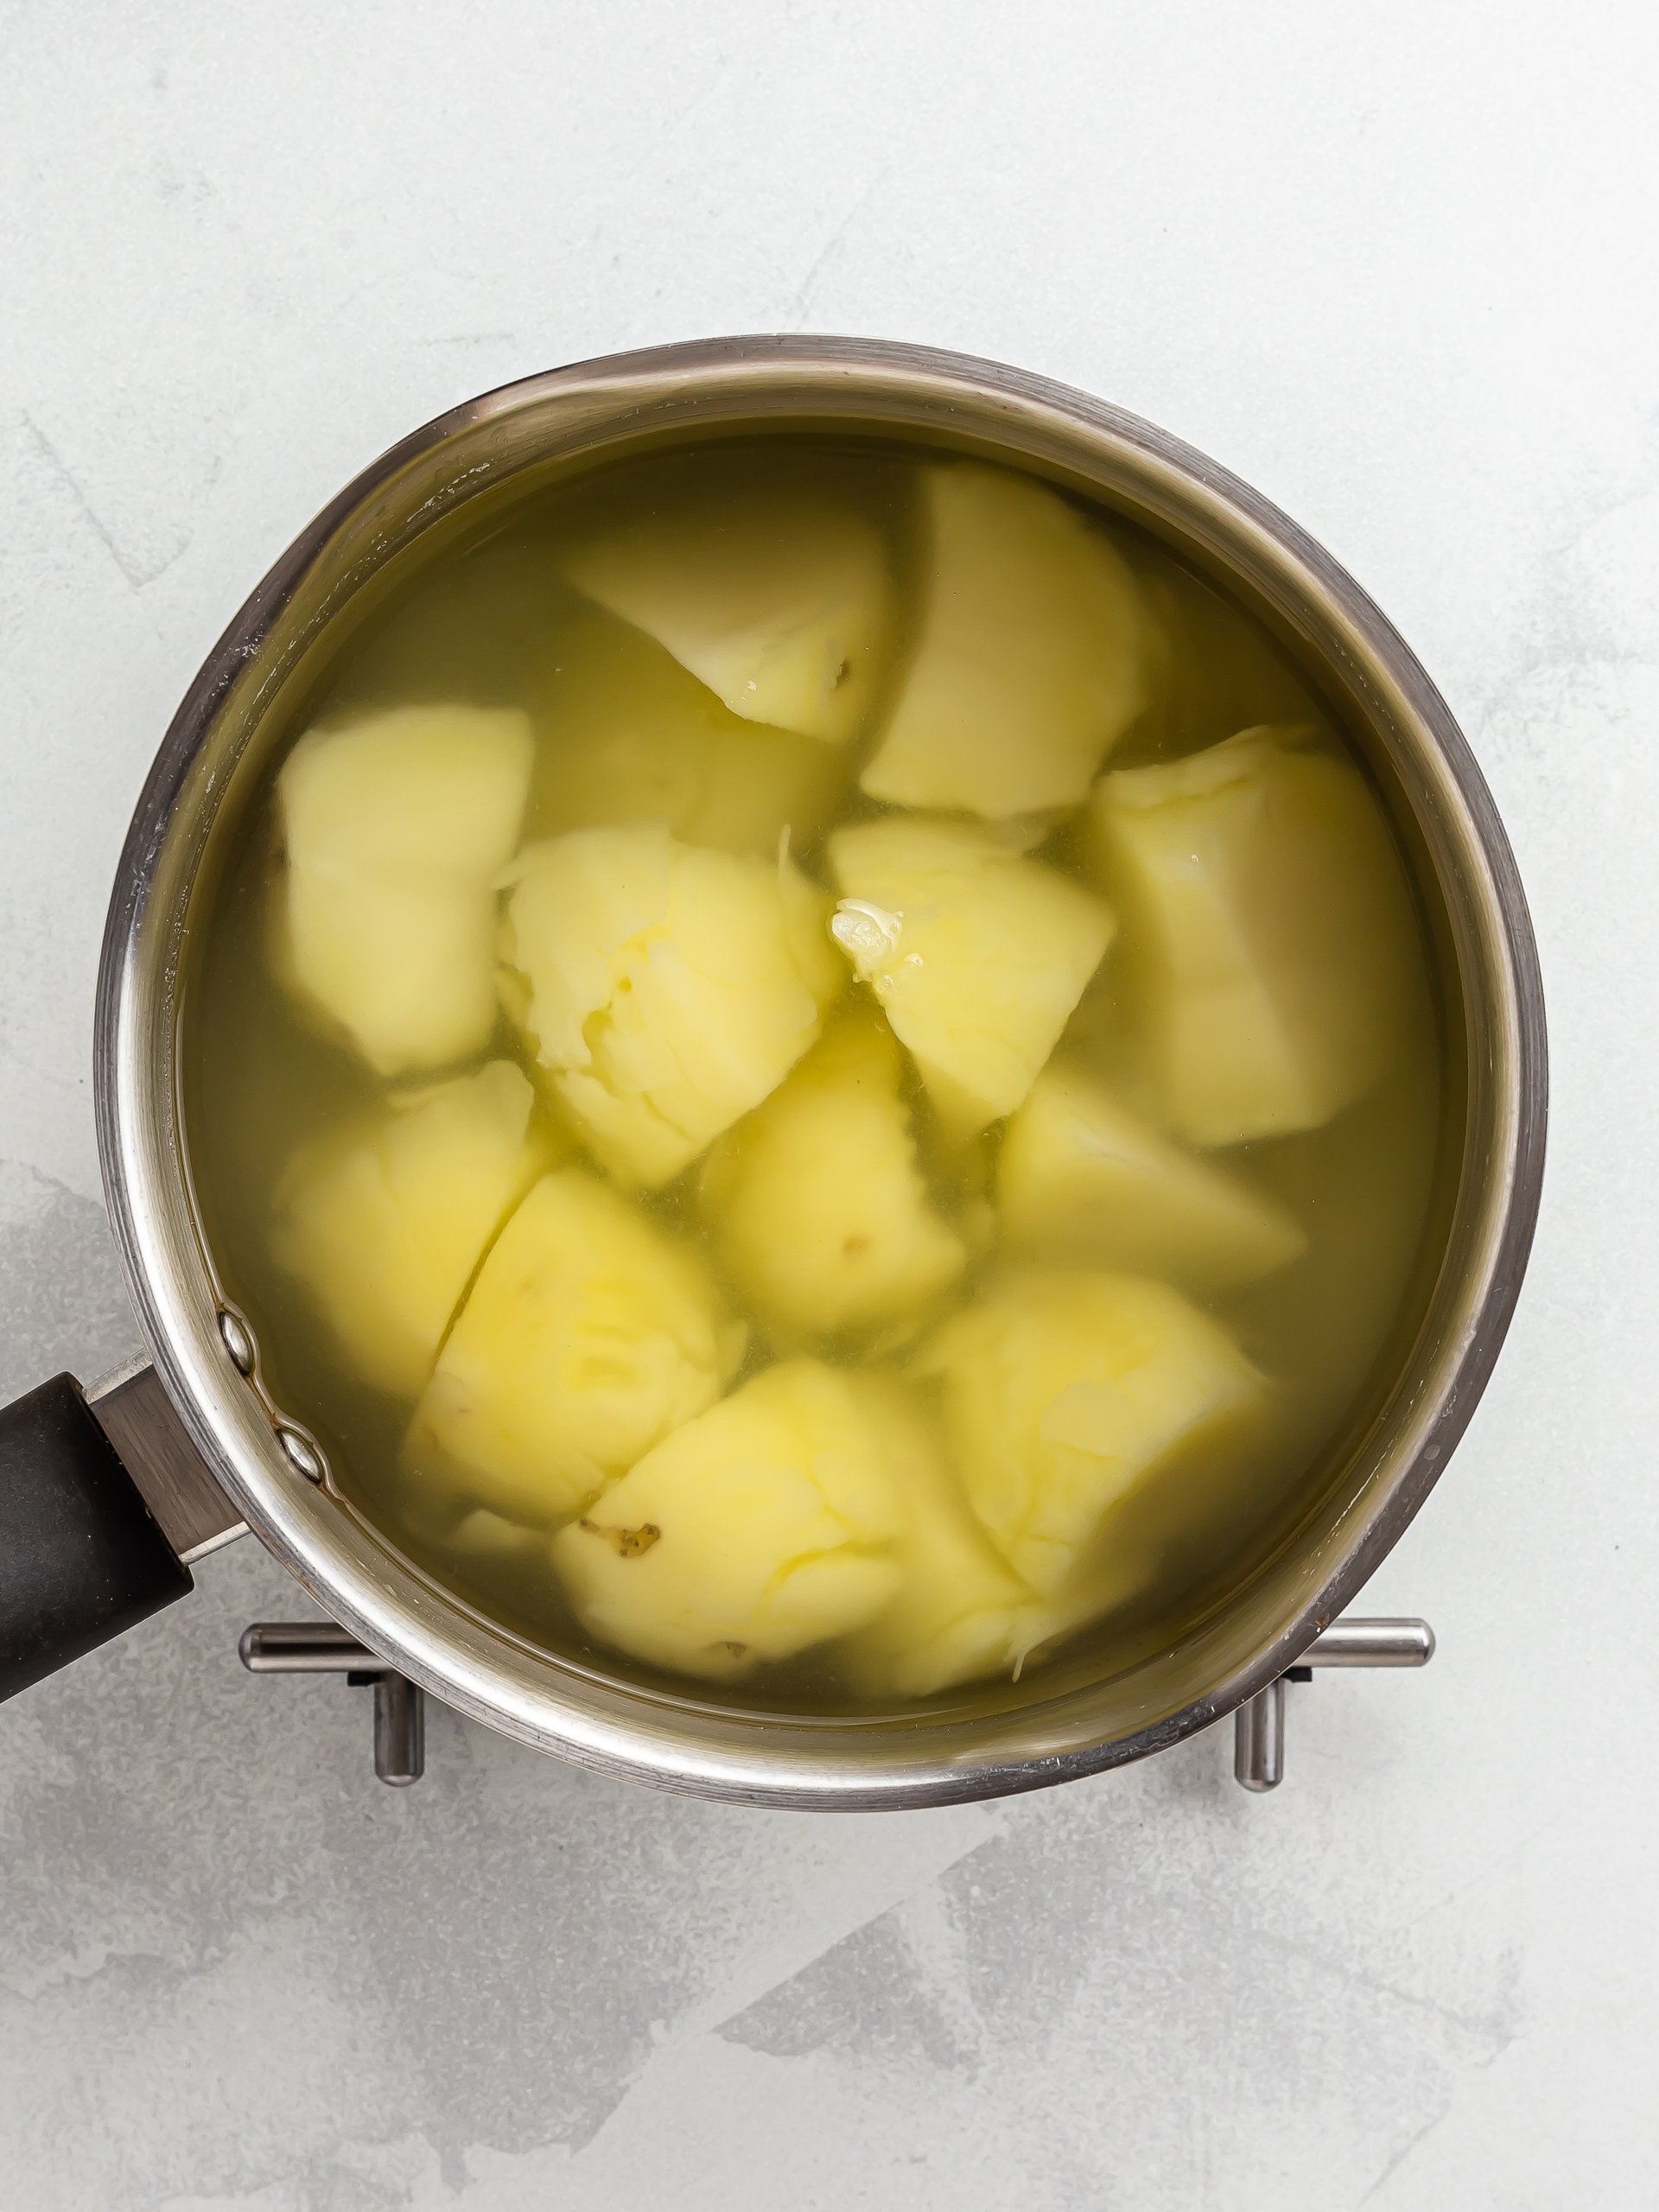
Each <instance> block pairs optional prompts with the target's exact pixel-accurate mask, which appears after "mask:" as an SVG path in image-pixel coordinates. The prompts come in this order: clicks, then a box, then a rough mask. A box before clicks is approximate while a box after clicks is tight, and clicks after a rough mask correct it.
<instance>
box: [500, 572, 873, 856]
mask: <svg viewBox="0 0 1659 2212" xmlns="http://www.w3.org/2000/svg"><path fill="white" fill-rule="evenodd" d="M537 706H538V709H539V714H538V721H539V724H540V728H541V733H542V735H541V742H540V746H539V747H538V750H537V764H536V774H535V778H534V780H533V781H532V783H531V796H530V806H529V810H528V813H527V817H526V820H525V835H526V836H527V837H537V838H540V837H551V836H557V835H558V834H560V833H561V832H562V831H563V830H566V829H588V828H591V827H594V826H596V825H597V824H600V823H616V822H653V821H654V822H665V823H667V824H668V826H669V828H670V829H671V830H672V831H673V832H674V835H675V836H677V837H681V838H683V839H684V841H685V842H686V843H687V844H690V845H715V846H718V847H719V848H720V849H721V850H722V851H725V852H732V853H761V854H764V855H766V858H767V859H771V858H772V856H773V855H775V854H776V852H777V850H778V838H779V832H780V831H781V830H784V829H788V830H789V831H790V833H791V839H792V842H794V843H795V844H796V845H797V846H801V845H806V844H810V842H812V840H813V839H814V838H815V837H816V836H817V835H818V833H819V832H820V830H822V829H823V828H824V827H825V826H826V824H827V823H828V822H829V817H830V815H831V813H832V812H833V811H834V810H835V807H836V802H837V800H838V798H839V797H840V795H841V791H842V786H843V785H844V784H845V782H846V780H847V779H848V777H849V774H850V769H849V764H848V760H847V756H846V754H845V753H844V752H842V750H841V749H839V748H837V747H834V746H827V745H823V744H821V743H820V742H819V741H818V740H817V738H812V737H803V736H802V735H801V734H800V733H799V732H798V731H797V730H792V729H770V728H767V727H766V724H765V723H763V722H757V721H744V720H743V719H742V718H741V716H739V715H734V714H733V713H732V711H731V709H729V708H728V707H725V706H722V705H721V702H720V701H719V700H718V699H717V698H716V697H715V695H714V693H713V692H712V691H710V690H709V689H708V687H707V685H706V684H702V683H698V681H697V679H696V677H695V676H693V675H691V674H690V672H689V671H687V670H686V669H684V668H683V667H682V666H681V665H680V664H679V662H678V661H677V660H676V659H675V658H674V657H673V655H672V654H671V653H670V652H666V651H665V650H664V647H663V646H661V645H658V643H657V641H656V639H654V638H648V637H647V636H646V635H645V632H644V631H643V630H636V629H635V628H634V627H633V626H632V623H628V622H624V621H621V620H619V619H618V617H617V616H615V615H613V614H608V613H606V612H605V610H604V609H603V608H602V607H594V606H591V605H587V604H585V603H582V602H578V607H577V611H576V612H575V613H574V614H573V615H571V616H570V617H568V618H567V619H566V620H564V622H563V624H562V625H561V626H560V630H559V643H558V648H557V653H556V666H555V667H554V668H553V669H552V670H551V671H550V674H549V675H548V677H547V678H546V679H545V682H544V684H543V689H542V690H541V692H540V694H539V695H538V698H537Z"/></svg>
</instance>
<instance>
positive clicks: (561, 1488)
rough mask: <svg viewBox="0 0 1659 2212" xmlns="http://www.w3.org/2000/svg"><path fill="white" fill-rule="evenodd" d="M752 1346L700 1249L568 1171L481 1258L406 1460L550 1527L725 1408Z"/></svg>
mask: <svg viewBox="0 0 1659 2212" xmlns="http://www.w3.org/2000/svg"><path fill="white" fill-rule="evenodd" d="M741 1349H742V1332H741V1329H738V1328H737V1327H735V1326H734V1324H733V1323H732V1322H731V1321H730V1320H729V1319H728V1317H727V1314H726V1312H725V1309H724V1307H723V1306H722V1305H721V1300H720V1297H719V1295H718V1294H717V1292H716V1291H715V1286H714V1283H713V1281H711V1280H710V1277H709V1272H708V1269H707V1268H705V1266H704V1265H703V1263H702V1260H701V1259H700V1257H699V1256H698V1255H697V1254H696V1252H694V1251H692V1250H691V1249H689V1248H688V1247H687V1246H685V1245H683V1244H681V1243H678V1242H677V1241H676V1240H675V1239H674V1238H673V1237H672V1236H670V1235H669V1234H668V1233H667V1232H666V1231H665V1230H662V1229H659V1228H658V1227H657V1225H656V1224H654V1223H653V1222H651V1221H648V1220H646V1219H645V1217H644V1216H643V1215H642V1214H640V1213H639V1212H638V1211H636V1210H635V1208H633V1207H632V1206H631V1205H628V1204H627V1202H626V1200H625V1199H623V1198H618V1197H617V1196H616V1194H615V1192H613V1191H610V1190H607V1188H606V1186H605V1185H603V1184H602V1183H600V1182H598V1181H596V1180H595V1179H594V1177H592V1176H591V1175H588V1174H586V1173H583V1172H582V1170H581V1169H579V1168H574V1167H571V1168H563V1169H561V1170H559V1171H558V1172H556V1173H554V1174H551V1175H548V1176H544V1177H543V1179H542V1180H541V1181H540V1182H539V1183H537V1185H536V1187H535V1188H534V1190H532V1191H531V1193H530V1195H529V1196H528V1198H525V1200H524V1204H523V1205H521V1206H520V1207H519V1208H518V1212H517V1213H515V1214H514V1215H513V1217H512V1220H511V1221H510V1222H509V1223H508V1224H507V1225H506V1227H505V1229H504V1230H502V1232H501V1234H500V1236H499V1237H498V1238H497V1239H496V1242H495V1244H494V1247H493V1249H492V1251H491V1253H490V1255H489V1257H488V1259H487V1260H486V1262H484V1265H483V1267H482V1268H480V1270H479V1275H478V1280H477V1281H476V1282H475V1283H474V1285H473V1288H472V1292H471V1294H470V1296H469V1297H468V1298H467V1303H466V1304H465V1306H462V1308H461V1317H460V1319H458V1320H457V1321H456V1323H455V1325H454V1328H453V1329H452V1330H451V1331H450V1332H449V1338H448V1342H447V1343H446V1344H445V1345H444V1347H443V1351H442V1354H441V1356H440V1357H439V1360H438V1363H437V1368H436V1370H435V1373H434V1375H433V1376H432V1380H431V1382H430V1383H429V1384H428V1386H427V1389H426V1394H425V1395H424V1396H423V1398H422V1400H421V1402H420V1404H419V1406H418V1407H417V1408H416V1412H415V1419H414V1421H413V1422H412V1423H411V1425H410V1432H409V1435H408V1437H407V1439H406V1440H405V1442H404V1465H405V1467H406V1469H407V1470H408V1471H409V1472H410V1474H411V1475H412V1476H413V1477H414V1478H416V1481H417V1483H418V1484H420V1486H421V1487H422V1488H423V1489H424V1490H426V1491H442V1492H444V1493H445V1494H447V1495H454V1496H457V1497H466V1498H469V1499H471V1500H473V1501H474V1502H475V1503H479V1504H482V1505H485V1506H487V1507H489V1508H490V1509H491V1510H493V1511H494V1512H496V1513H498V1514H499V1515H501V1516H503V1517H505V1519H506V1520H508V1521H511V1522H520V1523H531V1524H536V1525H539V1526H542V1527H547V1526H548V1525H550V1523H552V1522H556V1521H560V1520H563V1519H564V1518H565V1517H566V1516H568V1515H569V1514H572V1513H576V1512H579V1511H580V1510H582V1507H583V1506H584V1505H587V1504H588V1503H590V1502H591V1501H592V1500H593V1499H594V1497H597V1496H598V1495H599V1492H600V1491H601V1489H602V1488H603V1487H604V1485H605V1484H606V1483H607V1481H608V1480H610V1479H611V1478H613V1477H614V1476H616V1475H619V1474H620V1473H621V1472H622V1471H624V1470H625V1469H626V1468H628V1467H631V1466H632V1465H633V1463H634V1461H635V1460H636V1459H639V1458H640V1457H641V1456H642V1455H643V1454H644V1453H645V1452H649V1451H650V1449H651V1448H652V1445H654V1444H655V1443H657V1442H658V1440H659V1439H660V1438H662V1437H664V1436H666V1435H668V1434H669V1433H670V1432H671V1430H673V1429H676V1428H677V1427H679V1425H680V1424H681V1423H682V1422H683V1421H690V1419H691V1418H692V1416H693V1415H694V1414H700V1413H701V1412H702V1410H703V1408H705V1407H706V1406H709V1405H712V1404H713V1402H714V1401H715V1399H716V1398H717V1397H718V1396H719V1395H720V1393H721V1390H722V1389H724V1388H725V1387H726V1384H727V1383H728V1380H729V1378H730V1376H731V1374H732V1372H733V1370H734V1368H735V1365H736V1363H737V1360H738V1358H739V1357H741Z"/></svg>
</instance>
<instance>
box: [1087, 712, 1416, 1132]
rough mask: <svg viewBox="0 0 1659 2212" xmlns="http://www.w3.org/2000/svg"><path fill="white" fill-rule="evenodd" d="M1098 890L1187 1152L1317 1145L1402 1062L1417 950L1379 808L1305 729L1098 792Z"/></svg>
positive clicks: (1230, 743)
mask: <svg viewBox="0 0 1659 2212" xmlns="http://www.w3.org/2000/svg"><path fill="white" fill-rule="evenodd" d="M1091 817H1092V829H1093V834H1094V837H1095V841H1096V852H1097V854H1098V856H1099V860H1100V864H1101V867H1102V869H1103V875H1104V880H1105V881H1106V883H1107V884H1108V885H1109V888H1110V890H1111V893H1112V895H1113V896H1114V898H1115V899H1116V900H1117V901H1118V903H1119V905H1120V907H1121V909H1122V913H1123V915H1124V918H1125V924H1126V937H1125V945H1126V950H1128V948H1130V947H1133V948H1135V957H1134V960H1133V963H1132V973H1131V982H1132V985H1133V988H1135V991H1136V992H1137V994H1138V996H1139V999H1140V1002H1141V1007H1142V1008H1143V1019H1144V1023H1145V1027H1146V1031H1147V1039H1148V1043H1149V1045H1150V1048H1151V1053H1152V1058H1153V1060H1154V1065H1155V1069H1156V1074H1157V1079H1158V1082H1159V1084H1160V1090H1161V1095H1162V1099H1163V1104H1164V1109H1165V1110H1166V1113H1167V1115H1168V1117H1169V1119H1170V1121H1171V1122H1172V1123H1173V1126H1174V1127H1175V1128H1176V1129H1178V1130H1179V1133H1180V1134H1181V1135H1183V1136H1185V1137H1186V1138H1188V1139H1190V1140H1191V1141H1192V1142H1193V1143H1194V1144H1203V1145H1226V1144H1240V1143H1243V1141H1245V1140H1246V1139H1248V1138H1251V1137H1267V1136H1283V1135H1289V1134H1290V1133H1291V1132H1293V1131H1294V1130H1297V1129H1312V1128H1319V1126H1320V1124H1321V1123H1323V1122H1328V1121H1329V1120H1330V1119H1331V1117H1332V1115H1334V1114H1336V1113H1338V1112H1339V1111H1340V1109H1342V1108H1343V1107H1344V1106H1346V1105H1349V1104H1351V1103H1352V1101H1353V1100H1355V1099H1356V1098H1358V1097H1359V1096H1362V1094H1363V1092H1365V1091H1366V1090H1369V1089H1370V1086H1371V1084H1373V1083H1375V1082H1376V1080H1377V1079H1378V1077H1380V1076H1381V1075H1382V1074H1383V1072H1384V1071H1385V1070H1386V1069H1387V1068H1388V1067H1389V1065H1390V1064H1391V1062H1392V1061H1393V1060H1394V1059H1395V1057H1396V1056H1397V1054H1398V1052H1399V1050H1400V1046H1401V1041H1402V1032H1403V1029H1404V1027H1405V1023H1406V1020H1407V1019H1408V1009H1409V1007H1410V1005H1411V1002H1412V999H1413V995H1414V975H1415V972H1416V960H1417V952H1416V931H1415V926H1414V920H1413V916H1412V911H1411V901H1410V895H1409V893H1408V890H1407V887H1406V879H1405V874H1404V872H1403V870H1402V867H1401V864H1400V861H1399V857H1398V855H1396V853H1395V849H1394V846H1393V843H1392V842H1391V840H1390V838H1389V831H1388V827H1387V824H1386V823H1385V822H1384V820H1383V814H1382V810H1381V808H1380V806H1379V805H1378V804H1377V802H1376V800H1375V799H1374V798H1372V796H1371V794H1370V791H1368V790H1367V789H1366V787H1365V785H1364V783H1363V781H1362V779H1361V778H1360V777H1359V775H1358V773H1357V771H1356V770H1355V769H1353V768H1352V767H1351V766H1349V765H1348V763H1347V762H1346V761H1344V760H1338V758H1337V757H1336V756H1335V755H1334V754H1333V753H1329V752H1326V751H1324V750H1322V749H1319V748H1317V747H1315V746H1313V744H1312V743H1311V742H1309V741H1308V740H1307V739H1306V737H1305V736H1304V735H1302V734H1299V733H1298V732H1296V731H1294V730H1273V729H1251V730H1245V731H1243V732H1241V733H1240V734H1239V735H1238V736H1236V737H1231V738H1229V739H1228V740H1227V741H1226V742H1225V743H1224V744H1222V745H1217V746H1212V747H1211V748H1210V750H1209V751H1208V752H1206V753H1195V754H1193V755H1192V756H1191V757H1190V758H1189V759H1187V760H1177V761H1174V762H1173V763H1171V764H1170V765H1168V766H1160V767H1154V768H1125V769H1121V770H1119V771H1117V772H1116V773H1114V774H1111V775H1108V776H1105V777H1103V778H1102V779H1101V782H1100V784H1099V785H1098V787H1097V789H1096V793H1095V797H1094V799H1093V801H1092V804H1091Z"/></svg>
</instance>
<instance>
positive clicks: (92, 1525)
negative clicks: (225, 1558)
mask: <svg viewBox="0 0 1659 2212" xmlns="http://www.w3.org/2000/svg"><path fill="white" fill-rule="evenodd" d="M242 1527H243V1523H242V1522H241V1520H240V1517H239V1516H238V1513H237V1511H236V1509H235V1507H234V1506H232V1504H231V1503H230V1501H229V1500H228V1499H227V1498H226V1496H225V1494H224V1492H223V1491H221V1490H220V1489H219V1485H218V1484H216V1483H215V1482H214V1481H213V1477H212V1476H211V1475H210V1474H209V1473H208V1471H207V1468H206V1467H205V1466H204V1465H202V1463H201V1460H200V1456H199V1455H198V1454H197V1452H196V1451H195V1449H194V1446H193V1445H192V1444H191V1443H190V1441H189V1439H188V1437H187V1436H186V1434H185V1433H184V1430H183V1428H182V1427H181V1425H180V1423H179V1420H178V1416H177V1415H176V1414H175V1413H174V1411H173V1408H172V1406H171V1405H170V1403H169V1402H168V1398H167V1395H166V1393H165V1392H164V1391H163V1390H162V1386H161V1383H160V1382H159V1380H158V1379H157V1377H156V1373H155V1371H154V1370H153V1369H152V1368H150V1367H149V1365H148V1364H147V1363H143V1362H140V1363H138V1364H137V1365H136V1366H135V1367H132V1368H130V1369H127V1370H123V1371H122V1372H121V1373H120V1374H118V1375H116V1376H111V1377H110V1378H109V1379H108V1381H107V1382H106V1383H104V1384H102V1385H99V1386H94V1389H93V1391H92V1403H90V1404H89V1403H88V1401H87V1395H86V1393H84V1392H83V1391H82V1389H81V1387H80V1385H79V1383H77V1382H76V1380H75V1378H74V1376H73V1375H58V1376H54V1377H53V1379H52V1381H51V1382H49V1383H41V1386H40V1388H39V1389H35V1390H31V1391H29V1394H28V1395H27V1396H25V1397H22V1398H19V1399H17V1400H16V1402H14V1403H13V1404H11V1405H10V1406H6V1407H4V1408H0V1700H3V1699H5V1698H9V1697H13V1696H15V1695H16V1693H17V1692H18V1691H19V1690H22V1689H27V1688H29V1684H30V1683H31V1682H38V1681H41V1678H42V1677H43V1676H44V1675H50V1674H53V1673H54V1672H55V1671H56V1669H58V1668H60V1667H67V1666H68V1665H69V1664H70V1662H72V1661H73V1660H76V1659H79V1658H82V1657H84V1656H85V1655H86V1653H87V1652H89V1651H92V1650H95V1649H97V1647H98V1646H99V1644H100V1643H107V1642H108V1641H109V1640H110V1638H111V1637H116V1636H120V1635H121V1634H123V1633H124V1631H125V1630H127V1629H130V1628H132V1627H134V1626H136V1625H137V1623H138V1622H139V1621H142V1620H146V1619H148V1618H149V1615H150V1614H151V1613H157V1612H160V1611H161V1610H162V1606H164V1605H171V1604H172V1603H173V1602H174V1600H175V1599H178V1598H182V1597H184V1596H185V1595H186V1594H187V1592H189V1591H190V1590H191V1589H193V1588H194V1580H193V1579H192V1576H191V1573H190V1568H189V1566H188V1561H189V1560H193V1559H199V1558H200V1557H201V1556H202V1554H204V1553H206V1552H208V1551H212V1550H213V1549H215V1548H217V1546H218V1545H219V1544H220V1543H223V1542H225V1541H227V1540H228V1539H229V1538H230V1537H231V1536H232V1535H240V1534H241V1533H242Z"/></svg>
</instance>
